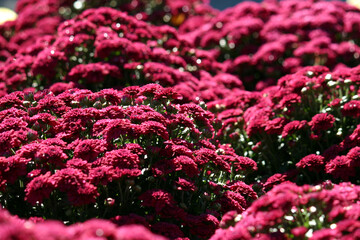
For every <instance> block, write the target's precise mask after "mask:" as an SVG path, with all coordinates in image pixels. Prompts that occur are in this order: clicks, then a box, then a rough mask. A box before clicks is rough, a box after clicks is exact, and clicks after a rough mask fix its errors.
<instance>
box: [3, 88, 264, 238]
mask: <svg viewBox="0 0 360 240" xmlns="http://www.w3.org/2000/svg"><path fill="white" fill-rule="evenodd" d="M178 97H179V95H178V94H177V93H175V92H174V91H173V90H172V89H166V88H162V87H161V86H159V85H156V84H150V85H145V86H144V87H127V88H125V89H123V90H122V91H117V90H113V89H104V90H102V91H100V92H95V93H93V92H91V91H90V90H77V89H73V90H68V91H65V92H63V93H61V94H59V95H54V94H53V93H51V92H47V91H39V92H37V93H33V92H29V91H28V92H26V91H24V92H14V93H11V94H8V95H6V96H4V97H3V98H1V99H0V109H1V111H0V116H1V123H0V141H1V143H2V146H6V147H5V148H2V149H1V155H2V157H1V158H0V173H1V175H0V183H1V185H0V189H1V195H2V197H1V205H2V206H4V207H6V208H7V209H8V210H9V211H10V212H11V213H12V214H17V215H19V216H20V217H27V218H28V217H42V218H45V219H59V220H62V221H65V222H67V223H75V222H77V221H84V220H87V219H90V218H95V217H102V218H106V219H109V218H112V219H113V221H114V222H116V223H118V224H119V225H124V224H129V223H139V224H140V223H141V224H143V225H145V226H147V227H149V228H151V229H152V230H153V232H155V233H157V232H158V233H160V234H162V235H165V236H167V237H169V238H177V237H184V236H185V235H186V236H192V237H193V238H199V239H205V238H208V237H210V236H211V235H212V234H213V232H214V231H215V229H216V228H217V226H218V223H219V222H218V218H219V217H221V216H222V214H224V213H225V212H227V211H229V210H234V211H237V212H239V213H241V212H242V211H244V210H245V209H246V208H247V207H248V206H249V204H250V203H251V202H252V201H253V200H254V199H256V198H257V194H256V192H255V191H254V190H253V189H252V187H251V186H249V185H247V184H246V183H245V182H244V181H245V176H246V175H247V174H248V173H250V172H252V171H254V170H256V169H257V166H256V163H255V162H254V161H253V160H251V159H249V158H246V157H240V156H238V155H236V154H235V151H234V150H233V149H232V148H231V147H229V146H227V145H220V144H218V143H217V142H216V141H214V139H213V136H214V127H213V123H214V122H215V123H216V121H215V120H214V116H213V114H211V113H210V112H208V111H206V110H204V109H202V108H201V107H200V106H198V105H196V104H193V103H190V104H182V105H178V104H174V103H173V102H174V100H173V99H177V98H178ZM162 226H169V227H167V228H166V229H168V230H166V229H163V227H162ZM204 226H206V228H204ZM174 229H175V230H176V231H175V230H174Z"/></svg>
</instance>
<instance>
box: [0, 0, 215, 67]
mask: <svg viewBox="0 0 360 240" xmlns="http://www.w3.org/2000/svg"><path fill="white" fill-rule="evenodd" d="M103 6H106V7H112V8H115V9H118V10H120V11H123V12H127V13H128V14H130V15H133V16H135V17H136V18H137V19H139V20H143V21H147V22H151V23H153V24H157V25H160V24H170V25H172V26H175V27H178V26H180V25H181V24H183V23H184V22H186V20H187V19H189V18H191V17H199V18H201V19H203V18H204V19H209V18H210V17H211V16H214V15H215V14H216V13H217V11H216V10H214V9H212V8H211V7H210V6H209V5H208V3H207V2H206V1H205V2H204V1H202V0H181V1H176V2H175V1H170V0H164V1H155V0H119V1H110V0H106V1H96V0H91V1H84V0H67V1H60V0H37V1H34V0H19V1H18V2H17V4H16V12H17V13H18V18H17V19H16V20H15V21H11V22H7V23H5V24H3V25H1V26H0V32H1V33H2V34H1V37H0V61H3V60H5V59H6V58H8V57H9V56H11V55H13V54H14V53H15V52H17V51H19V50H20V49H19V47H21V48H23V47H27V46H30V45H33V44H34V43H36V41H37V39H38V38H39V37H42V36H46V35H53V34H55V33H56V31H57V26H58V25H59V24H60V23H61V22H63V21H64V20H66V19H70V18H73V17H75V16H76V15H78V14H80V13H82V12H83V11H84V10H86V9H89V8H96V7H103Z"/></svg>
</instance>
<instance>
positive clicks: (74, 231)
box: [0, 209, 166, 240]
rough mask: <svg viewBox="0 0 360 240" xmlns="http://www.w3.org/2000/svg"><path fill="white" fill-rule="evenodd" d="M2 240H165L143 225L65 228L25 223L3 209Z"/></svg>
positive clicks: (0, 217)
mask: <svg viewBox="0 0 360 240" xmlns="http://www.w3.org/2000/svg"><path fill="white" fill-rule="evenodd" d="M0 239H39V240H45V239H51V240H55V239H64V240H73V239H75V240H78V239H114V240H138V239H143V240H165V239H166V238H164V237H162V236H159V235H155V234H153V233H151V232H150V231H149V230H148V229H146V228H145V227H144V226H141V225H129V226H122V227H117V226H116V225H115V224H113V223H111V222H110V221H106V220H100V219H93V220H89V221H86V222H84V223H78V224H74V225H71V226H68V227H67V226H65V225H64V224H63V223H61V222H59V221H43V220H41V219H38V218H32V219H29V220H23V219H20V218H17V217H14V216H11V215H10V214H9V213H8V212H7V211H6V210H3V209H0Z"/></svg>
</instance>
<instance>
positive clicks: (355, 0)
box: [0, 0, 360, 10]
mask: <svg viewBox="0 0 360 240" xmlns="http://www.w3.org/2000/svg"><path fill="white" fill-rule="evenodd" d="M342 1H345V0H342ZM347 1H348V2H349V3H350V4H352V5H355V6H359V7H360V0H347ZM240 2H244V1H242V0H226V1H222V0H211V5H212V6H213V7H214V8H217V9H220V10H223V9H225V8H228V7H231V6H234V5H236V4H237V3H240ZM253 2H261V0H254V1H253ZM15 3H16V0H0V7H7V8H10V9H14V6H15Z"/></svg>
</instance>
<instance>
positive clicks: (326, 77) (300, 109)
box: [209, 66, 360, 186]
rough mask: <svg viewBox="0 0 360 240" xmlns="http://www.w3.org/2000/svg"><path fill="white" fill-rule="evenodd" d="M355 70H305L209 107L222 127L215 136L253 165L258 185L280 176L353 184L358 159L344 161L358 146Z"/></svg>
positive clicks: (211, 103) (357, 167)
mask: <svg viewBox="0 0 360 240" xmlns="http://www.w3.org/2000/svg"><path fill="white" fill-rule="evenodd" d="M358 69H359V67H355V68H351V69H350V68H341V69H339V70H337V71H334V72H330V71H329V70H328V69H327V68H325V67H318V66H317V67H307V68H304V69H302V70H300V71H298V72H296V73H295V74H292V75H286V76H284V77H283V78H281V79H279V81H278V84H277V85H276V86H273V87H268V88H266V89H264V90H263V91H261V92H245V91H244V92H242V93H241V94H234V95H233V96H231V97H228V98H225V99H223V100H218V101H214V102H210V103H209V107H210V110H212V111H214V112H218V113H217V118H218V119H219V120H221V121H223V123H224V124H223V126H222V128H221V129H220V130H219V132H218V137H219V139H221V141H222V142H229V143H231V144H232V146H233V147H234V149H235V150H236V151H237V152H238V153H239V154H245V156H248V157H251V158H253V159H254V160H255V161H257V163H258V166H259V171H260V172H262V173H263V174H260V175H259V173H260V172H257V176H261V177H262V179H259V180H265V178H264V177H271V175H272V174H279V173H280V174H285V175H283V178H284V179H286V180H293V181H296V182H298V183H308V184H310V183H313V182H319V181H322V180H325V179H332V180H333V181H338V180H345V181H349V180H351V181H352V182H353V183H357V184H358V183H359V178H358V174H357V172H359V170H360V169H359V163H358V161H357V158H348V157H346V155H347V154H348V152H349V151H352V149H353V148H354V147H357V145H358V144H359V142H358V137H357V136H358V129H359V124H360V122H359V119H358V117H357V113H356V111H357V110H356V106H357V105H356V104H357V100H356V99H358V97H359V95H358V91H359V81H358V78H359V73H358ZM239 108H240V109H241V111H239ZM354 151H355V150H354ZM293 170H294V171H295V172H294V171H293ZM266 185H267V183H265V186H266Z"/></svg>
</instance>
